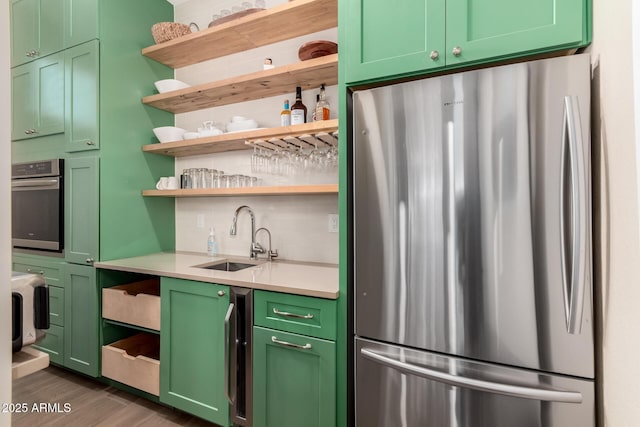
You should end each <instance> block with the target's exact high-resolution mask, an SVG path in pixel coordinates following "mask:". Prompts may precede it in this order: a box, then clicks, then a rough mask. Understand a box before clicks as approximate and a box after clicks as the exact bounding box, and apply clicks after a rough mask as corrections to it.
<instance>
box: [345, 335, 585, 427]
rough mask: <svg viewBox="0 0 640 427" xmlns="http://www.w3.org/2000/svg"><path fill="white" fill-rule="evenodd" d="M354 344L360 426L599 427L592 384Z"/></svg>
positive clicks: (395, 348) (378, 345) (366, 342)
mask: <svg viewBox="0 0 640 427" xmlns="http://www.w3.org/2000/svg"><path fill="white" fill-rule="evenodd" d="M355 344H356V345H355V348H356V425H357V426H366V427H375V426H379V427H383V426H392V425H393V426H430V425H433V426H439V427H447V426H451V427H484V426H487V427H513V426H518V427H571V426H580V427H590V426H595V412H594V411H595V409H594V383H593V381H592V380H583V379H577V378H572V377H566V376H559V375H549V374H546V373H541V372H536V371H531V370H525V369H518V368H512V367H505V366H501V365H494V364H489V363H483V362H476V361H471V360H467V359H462V358H458V357H450V356H444V355H441V354H437V353H431V352H426V351H418V350H413V349H407V348H404V347H400V346H395V345H389V344H383V343H377V342H374V341H369V340H364V339H360V338H356V343H355Z"/></svg>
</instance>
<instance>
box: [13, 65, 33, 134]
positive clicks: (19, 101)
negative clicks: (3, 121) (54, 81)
mask: <svg viewBox="0 0 640 427" xmlns="http://www.w3.org/2000/svg"><path fill="white" fill-rule="evenodd" d="M33 80H34V77H33V67H32V66H31V64H24V65H21V66H19V67H15V68H13V69H12V70H11V139H12V140H13V141H16V140H20V139H26V138H29V137H30V132H31V129H35V128H36V116H35V111H34V105H35V103H36V100H35V99H36V92H37V88H36V87H35V85H34V83H33Z"/></svg>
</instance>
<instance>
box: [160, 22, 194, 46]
mask: <svg viewBox="0 0 640 427" xmlns="http://www.w3.org/2000/svg"><path fill="white" fill-rule="evenodd" d="M189 33H191V29H190V28H189V26H188V25H186V24H180V23H179V22H158V23H157V24H154V25H153V27H151V34H152V35H153V40H155V42H156V43H162V42H166V41H169V40H171V39H175V38H176V37H180V36H184V35H185V34H189Z"/></svg>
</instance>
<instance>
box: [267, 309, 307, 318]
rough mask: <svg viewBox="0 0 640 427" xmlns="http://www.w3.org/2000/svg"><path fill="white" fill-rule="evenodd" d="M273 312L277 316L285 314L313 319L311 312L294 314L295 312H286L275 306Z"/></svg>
mask: <svg viewBox="0 0 640 427" xmlns="http://www.w3.org/2000/svg"><path fill="white" fill-rule="evenodd" d="M273 313H274V314H277V315H278V316H286V317H295V318H298V319H313V314H311V313H309V314H295V313H287V312H286V311H280V310H278V309H277V308H274V309H273Z"/></svg>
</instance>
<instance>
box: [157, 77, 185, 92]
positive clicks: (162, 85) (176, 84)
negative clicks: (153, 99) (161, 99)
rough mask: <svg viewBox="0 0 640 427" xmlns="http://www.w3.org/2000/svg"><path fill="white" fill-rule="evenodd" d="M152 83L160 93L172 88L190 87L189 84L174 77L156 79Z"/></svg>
mask: <svg viewBox="0 0 640 427" xmlns="http://www.w3.org/2000/svg"><path fill="white" fill-rule="evenodd" d="M153 84H154V85H155V87H156V89H158V92H160V93H165V92H171V91H172V90H178V89H184V88H186V87H190V85H188V84H186V83H185V82H181V81H180V80H175V79H165V80H158V81H157V82H155V83H153Z"/></svg>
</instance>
